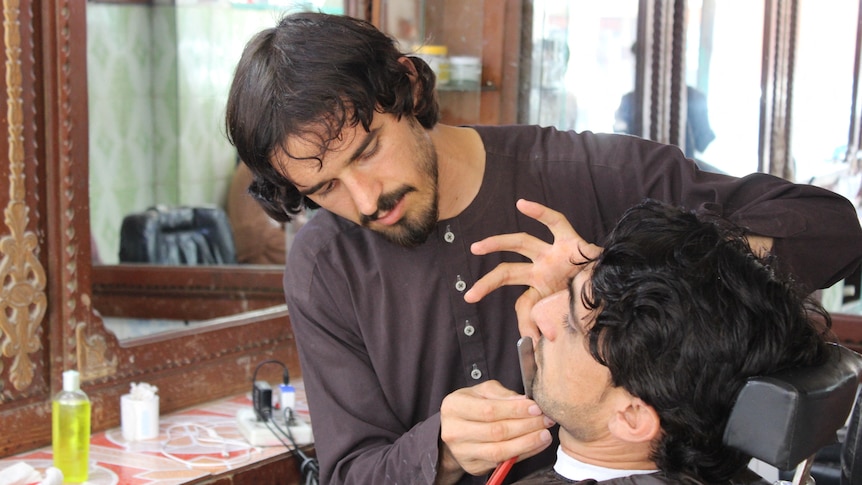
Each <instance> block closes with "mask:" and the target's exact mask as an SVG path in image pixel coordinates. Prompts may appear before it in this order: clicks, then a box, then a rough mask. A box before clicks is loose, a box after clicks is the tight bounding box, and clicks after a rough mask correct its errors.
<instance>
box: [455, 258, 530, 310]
mask: <svg viewBox="0 0 862 485" xmlns="http://www.w3.org/2000/svg"><path fill="white" fill-rule="evenodd" d="M531 278H532V263H500V264H498V265H497V267H496V268H494V269H492V270H491V271H489V272H488V273H487V274H486V275H485V276H482V277H481V278H479V279H478V280H477V281H476V283H474V284H473V286H471V287H470V289H469V290H467V293H465V294H464V300H465V301H466V302H467V303H476V302H477V301H479V300H481V299H482V298H485V297H486V296H487V295H488V294H489V293H491V292H492V291H494V290H496V289H497V288H502V287H503V286H511V285H529V284H530V282H531Z"/></svg>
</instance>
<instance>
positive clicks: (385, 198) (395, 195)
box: [359, 185, 416, 225]
mask: <svg viewBox="0 0 862 485" xmlns="http://www.w3.org/2000/svg"><path fill="white" fill-rule="evenodd" d="M415 191H416V188H415V187H411V186H409V185H405V186H404V187H401V188H400V189H398V190H396V191H395V192H390V193H388V194H383V195H381V196H380V198H379V199H377V210H376V211H374V214H371V215H366V214H362V215H361V216H360V217H359V222H361V223H362V224H363V225H367V224H370V223H371V222H374V221H376V220H377V219H379V218H380V215H381V214H384V213H386V212H389V211H391V210H392V208H394V207H395V206H396V205H397V204H398V201H399V200H401V199H402V198H403V197H404V196H405V195H407V194H409V193H410V192H415Z"/></svg>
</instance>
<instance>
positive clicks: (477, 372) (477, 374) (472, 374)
mask: <svg viewBox="0 0 862 485" xmlns="http://www.w3.org/2000/svg"><path fill="white" fill-rule="evenodd" d="M470 377H472V378H473V380H474V381H478V380H479V379H481V378H482V371H480V370H479V367H478V366H477V365H476V364H473V370H471V371H470Z"/></svg>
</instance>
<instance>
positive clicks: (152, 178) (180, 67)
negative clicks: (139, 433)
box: [87, 1, 343, 264]
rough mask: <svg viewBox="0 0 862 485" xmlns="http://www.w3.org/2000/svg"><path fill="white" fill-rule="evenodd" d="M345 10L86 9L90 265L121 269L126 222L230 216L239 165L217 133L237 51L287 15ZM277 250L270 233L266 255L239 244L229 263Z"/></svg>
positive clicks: (235, 6) (296, 5)
mask: <svg viewBox="0 0 862 485" xmlns="http://www.w3.org/2000/svg"><path fill="white" fill-rule="evenodd" d="M342 3H343V2H340V1H316V2H308V1H303V2H291V3H282V4H280V5H279V6H278V7H269V6H266V5H259V4H246V3H242V2H236V3H228V2H215V3H213V2H191V3H186V2H183V4H181V5H162V4H137V3H122V4H113V3H99V2H88V4H87V74H88V95H89V124H90V132H89V137H90V200H91V213H90V214H91V216H90V217H91V230H92V235H93V242H94V249H95V251H94V255H97V256H98V259H97V261H98V262H100V263H102V264H117V263H119V262H123V261H121V260H120V249H121V241H120V239H121V238H120V234H121V231H120V227H121V225H122V222H123V219H124V217H126V216H127V215H130V214H139V213H142V212H145V211H146V210H147V209H148V208H150V207H154V206H163V207H164V208H167V209H171V208H175V207H199V206H206V207H212V206H214V207H217V208H220V209H223V210H226V209H227V208H228V204H227V203H228V192H229V187H230V186H231V183H232V180H233V178H234V176H235V171H236V167H237V160H236V154H235V151H234V150H233V147H232V146H231V145H230V143H229V142H228V141H227V138H226V137H225V134H224V128H223V125H224V121H223V120H224V102H225V99H226V98H227V90H228V88H229V86H230V81H231V79H232V77H233V70H234V67H235V64H236V61H237V60H238V59H239V56H240V53H241V51H242V48H243V47H244V46H245V43H246V42H247V41H248V39H249V38H250V37H251V36H252V35H253V34H254V33H256V32H258V31H260V30H261V29H263V28H265V27H268V26H271V25H272V24H273V23H274V21H275V19H276V18H277V17H278V16H279V15H280V14H281V13H282V12H283V11H287V10H297V9H319V10H324V11H331V12H335V13H341V12H343V8H342V6H341V4H342ZM241 176H242V174H239V175H238V177H241ZM243 204H244V201H241V200H240V201H238V202H237V204H236V205H237V207H240V206H243ZM237 211H238V212H240V211H244V209H242V210H241V209H237ZM243 213H244V214H245V215H247V214H246V213H245V212H243ZM228 215H229V214H228ZM237 220H240V219H237ZM166 224H167V223H166ZM238 225H239V226H241V227H242V225H241V224H238ZM282 229H284V228H282ZM282 232H283V231H282ZM278 241H285V236H284V235H283V234H282V235H281V236H278V237H277V236H273V237H272V239H271V240H270V241H269V243H268V244H267V247H266V248H265V251H264V250H262V249H260V248H252V249H246V248H245V245H244V244H245V240H243V241H240V243H241V244H240V247H238V248H236V249H237V258H236V261H233V262H237V263H246V262H255V263H269V262H273V263H276V264H278V263H279V262H283V252H284V244H281V247H280V248H276V247H275V246H276V245H277V243H278ZM261 251H264V252H266V253H267V254H266V255H263V256H261V255H259V254H257V252H261ZM276 252H280V253H282V257H280V258H279V257H277V256H275V254H274V253H276ZM189 259H190V260H192V261H193V259H194V258H189ZM225 262H231V261H225Z"/></svg>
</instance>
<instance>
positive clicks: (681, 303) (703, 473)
mask: <svg viewBox="0 0 862 485" xmlns="http://www.w3.org/2000/svg"><path fill="white" fill-rule="evenodd" d="M568 286H569V288H568V291H562V292H558V293H556V294H554V295H551V296H548V297H546V298H544V299H543V300H541V301H540V302H539V303H538V304H536V305H535V306H534V307H533V308H532V312H531V316H532V318H533V320H534V321H535V323H536V324H537V325H538V326H539V330H540V332H541V336H540V338H539V340H538V342H537V344H536V361H537V365H538V370H537V373H536V377H535V380H534V381H533V386H532V390H533V398H534V400H535V401H536V403H537V404H538V405H539V407H540V408H541V409H542V411H544V413H545V414H546V415H547V416H549V417H550V418H552V419H554V420H555V421H556V422H557V423H558V424H559V425H560V431H559V435H560V447H559V448H558V450H557V460H556V464H555V465H554V467H553V469H547V470H542V471H539V472H536V473H534V474H533V475H531V476H530V477H528V478H526V479H524V480H523V481H521V482H518V483H521V484H547V483H582V482H583V483H594V482H593V480H595V481H598V482H599V483H602V484H612V483H614V484H615V483H626V484H636V483H710V484H719V483H721V484H745V483H766V482H765V481H763V480H762V479H761V478H760V477H758V476H757V475H756V474H754V473H753V472H751V471H750V470H748V468H747V464H748V462H749V460H750V457H749V456H746V455H745V454H744V453H742V452H740V451H737V450H735V449H732V448H729V447H727V446H725V445H724V444H723V442H722V435H723V431H724V428H725V425H726V423H727V420H728V418H729V416H730V411H731V408H732V406H733V403H734V400H735V397H736V395H737V393H738V392H739V390H740V389H741V388H742V387H743V385H744V384H745V381H746V379H747V378H748V377H751V376H758V375H764V374H771V373H774V372H778V371H781V370H783V369H787V368H793V367H800V366H810V365H817V364H820V363H822V362H823V361H824V360H825V358H826V353H827V350H826V349H827V344H826V339H825V335H826V334H828V333H829V330H828V325H829V322H830V320H829V318H828V315H827V314H826V313H825V312H824V311H823V310H822V308H821V307H820V306H819V305H818V304H817V303H816V302H813V301H811V300H806V299H805V298H803V297H802V296H800V295H799V293H798V292H797V291H796V290H795V288H794V287H793V285H792V284H791V283H790V282H788V281H785V280H782V279H781V278H778V277H777V276H776V275H775V273H774V272H773V271H772V269H771V268H770V266H769V265H768V263H767V262H766V261H764V260H762V259H760V258H758V257H756V256H755V255H754V254H752V252H751V250H750V249H749V248H748V244H747V242H746V239H745V237H744V235H743V233H742V231H741V230H740V229H738V228H735V227H733V226H731V225H730V224H729V223H727V222H726V221H725V220H723V219H719V218H718V217H715V216H712V215H710V214H706V213H698V214H695V213H690V212H685V211H683V210H681V209H676V208H671V207H669V206H666V205H662V204H660V203H658V202H653V201H647V202H644V203H643V204H641V205H639V206H636V207H634V208H632V209H630V210H629V211H628V212H626V214H625V215H624V216H623V217H622V219H621V220H620V222H619V224H618V225H617V226H616V228H615V229H614V231H613V232H612V233H611V234H610V236H609V238H608V240H607V241H606V245H605V248H604V250H603V252H601V254H600V255H598V256H597V257H595V258H594V259H593V260H592V261H591V262H589V263H587V265H586V266H585V267H584V269H583V270H582V271H580V272H579V273H578V274H577V276H575V277H574V279H573V280H572V281H571V283H570V284H569V285H568ZM814 316H820V317H822V320H821V319H818V318H812V317H814Z"/></svg>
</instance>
